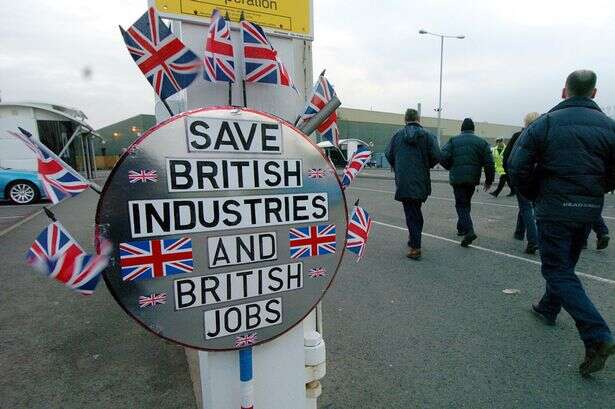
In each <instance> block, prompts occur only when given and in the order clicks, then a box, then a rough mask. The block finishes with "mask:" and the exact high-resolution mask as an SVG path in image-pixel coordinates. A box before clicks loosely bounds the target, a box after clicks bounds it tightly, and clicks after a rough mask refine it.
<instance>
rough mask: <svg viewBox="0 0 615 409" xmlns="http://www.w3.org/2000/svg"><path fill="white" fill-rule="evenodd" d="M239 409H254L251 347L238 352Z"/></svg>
mask: <svg viewBox="0 0 615 409" xmlns="http://www.w3.org/2000/svg"><path fill="white" fill-rule="evenodd" d="M239 379H240V380H241V384H240V395H241V409H254V385H253V384H252V382H253V367H252V347H247V348H242V349H240V350H239Z"/></svg>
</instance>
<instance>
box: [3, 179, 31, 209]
mask: <svg viewBox="0 0 615 409" xmlns="http://www.w3.org/2000/svg"><path fill="white" fill-rule="evenodd" d="M7 196H8V199H9V200H10V201H11V202H13V203H15V204H18V205H25V204H30V203H33V202H35V201H36V200H38V198H39V192H38V189H37V187H36V186H35V185H34V184H33V183H31V182H26V181H21V182H14V183H12V184H11V185H10V186H9V188H8V195H7Z"/></svg>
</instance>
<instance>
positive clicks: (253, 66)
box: [241, 20, 299, 94]
mask: <svg viewBox="0 0 615 409" xmlns="http://www.w3.org/2000/svg"><path fill="white" fill-rule="evenodd" d="M241 38H242V41H243V56H244V72H245V81H246V82H258V83H262V84H272V85H281V86H285V87H291V88H292V89H294V90H295V92H296V93H297V94H299V90H297V87H295V84H294V83H293V80H292V78H291V77H290V74H289V73H288V70H287V69H286V66H285V65H284V64H283V63H282V60H280V57H279V56H278V52H277V51H276V49H275V48H273V45H271V42H269V39H268V38H267V36H266V35H265V32H264V31H263V29H262V27H261V26H259V25H258V24H255V23H251V22H249V21H247V20H243V21H241Z"/></svg>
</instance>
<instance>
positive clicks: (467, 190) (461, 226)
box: [453, 185, 474, 234]
mask: <svg viewBox="0 0 615 409" xmlns="http://www.w3.org/2000/svg"><path fill="white" fill-rule="evenodd" d="M453 193H454V194H455V210H457V231H458V232H459V233H463V234H469V233H474V224H473V223H472V216H471V215H470V211H471V210H472V196H473V195H474V186H472V185H453Z"/></svg>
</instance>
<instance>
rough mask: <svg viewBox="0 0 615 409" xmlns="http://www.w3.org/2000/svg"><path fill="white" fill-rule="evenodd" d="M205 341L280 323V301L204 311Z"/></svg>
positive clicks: (274, 300)
mask: <svg viewBox="0 0 615 409" xmlns="http://www.w3.org/2000/svg"><path fill="white" fill-rule="evenodd" d="M204 314H205V317H204V318H205V339H213V338H219V337H225V336H227V335H233V334H238V333H241V332H246V331H253V330H256V329H259V328H265V327H270V326H272V325H278V324H281V323H282V299H281V298H272V299H270V300H264V301H258V302H253V303H248V304H239V305H234V306H232V307H225V308H220V309H217V310H210V311H205V313H204Z"/></svg>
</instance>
